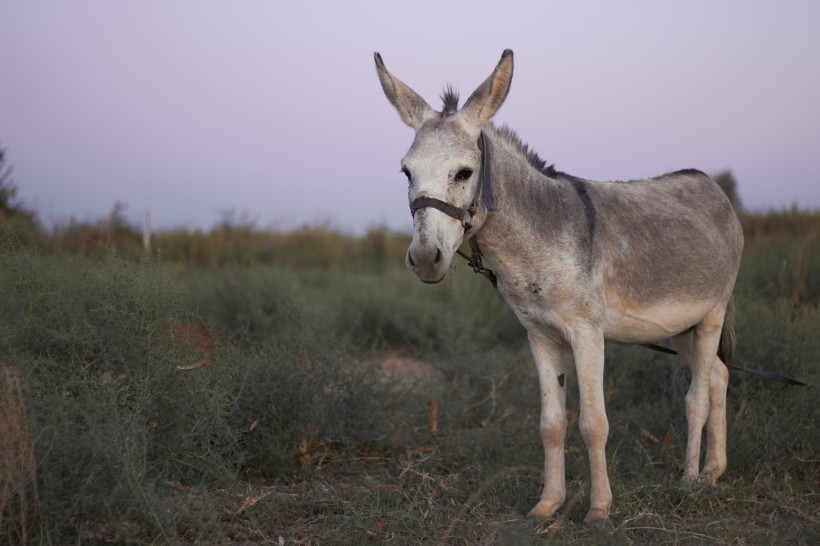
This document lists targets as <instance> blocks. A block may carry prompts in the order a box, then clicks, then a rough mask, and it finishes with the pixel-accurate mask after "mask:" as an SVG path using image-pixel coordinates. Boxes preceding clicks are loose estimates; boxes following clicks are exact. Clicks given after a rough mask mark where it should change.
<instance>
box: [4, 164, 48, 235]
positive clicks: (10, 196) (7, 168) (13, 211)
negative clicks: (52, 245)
mask: <svg viewBox="0 0 820 546" xmlns="http://www.w3.org/2000/svg"><path fill="white" fill-rule="evenodd" d="M13 171H14V169H12V167H11V165H9V164H8V163H7V162H6V150H4V149H3V148H0V238H2V237H5V236H6V235H7V234H13V236H14V239H16V240H19V241H20V242H23V243H34V242H35V241H36V240H37V239H38V238H39V236H40V234H41V230H40V226H39V224H38V223H37V215H36V214H35V213H34V212H33V211H30V210H28V209H26V208H25V207H24V206H23V204H22V203H20V202H19V201H17V186H16V185H15V184H14V178H13V176H12V175H13Z"/></svg>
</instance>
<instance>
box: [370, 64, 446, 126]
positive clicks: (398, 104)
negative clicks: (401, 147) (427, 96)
mask: <svg viewBox="0 0 820 546" xmlns="http://www.w3.org/2000/svg"><path fill="white" fill-rule="evenodd" d="M373 58H374V59H375V61H376V72H377V73H378V74H379V81H381V84H382V89H383V90H384V94H385V95H386V96H387V99H388V100H389V101H390V103H391V104H392V105H393V106H394V107H395V108H396V111H398V113H399V117H401V120H402V121H403V122H404V123H406V124H407V125H409V126H410V127H412V128H413V129H416V130H418V128H419V127H421V126H422V124H423V123H424V122H425V121H427V120H428V119H430V118H433V117H435V116H436V111H435V110H433V109H432V108H431V107H430V105H429V104H427V102H425V100H424V99H423V98H421V97H420V96H419V94H418V93H416V92H415V91H413V90H412V89H410V88H409V87H408V86H407V85H405V84H404V83H403V82H402V81H401V80H400V79H398V78H397V77H395V76H393V75H392V74H391V73H390V72H388V71H387V68H386V67H385V66H384V61H382V56H381V55H379V54H378V53H374V54H373Z"/></svg>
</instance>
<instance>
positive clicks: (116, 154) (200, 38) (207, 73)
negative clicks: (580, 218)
mask: <svg viewBox="0 0 820 546" xmlns="http://www.w3.org/2000/svg"><path fill="white" fill-rule="evenodd" d="M579 4H580V3H570V2H538V3H535V2H532V3H523V2H522V3H519V2H504V3H501V2H451V3H446V4H445V3H444V2H429V3H427V2H419V1H416V2H359V1H353V0H349V1H345V2H323V3H319V2H298V3H297V2H262V1H243V2H229V1H222V2H212V1H203V0H190V1H179V0H177V1H167V2H144V1H143V2H137V1H130V0H129V1H118V2H112V1H110V0H108V1H106V0H97V1H83V0H75V1H72V2H64V1H38V2H22V1H21V2H3V3H2V5H0V146H2V147H3V148H5V149H6V151H7V153H8V160H9V161H10V163H11V164H12V165H13V166H14V170H15V180H16V183H17V185H18V187H19V195H20V197H21V198H22V199H23V200H24V202H25V203H26V204H27V205H29V206H31V207H33V208H35V209H36V210H38V212H39V213H40V216H41V218H42V219H43V220H44V221H46V222H54V221H58V222H60V221H67V220H68V219H69V218H71V217H72V216H73V217H75V218H78V219H97V218H100V217H102V216H104V215H106V214H107V213H108V212H109V211H110V210H111V208H112V206H113V204H114V203H115V202H117V201H120V202H122V203H124V204H125V205H126V206H127V209H126V210H127V214H128V216H129V217H130V218H133V220H134V221H135V223H136V222H141V219H142V216H143V214H144V211H145V210H146V209H149V208H150V209H151V210H152V212H153V216H154V222H155V225H157V226H158V227H160V228H170V227H180V226H181V227H202V228H210V227H211V226H212V225H213V224H214V223H215V222H216V221H217V220H218V219H219V218H220V217H221V214H222V213H224V211H229V210H233V211H235V212H236V213H237V214H240V215H241V214H247V215H248V216H249V217H251V218H254V219H256V220H257V224H258V225H259V226H260V227H279V228H291V227H298V226H301V225H304V224H315V223H318V222H323V221H328V222H330V223H331V225H332V226H334V227H337V228H340V229H344V230H347V231H351V232H354V233H360V232H362V231H363V230H365V229H367V228H368V227H371V226H375V225H387V226H389V227H391V228H395V229H400V230H409V229H410V228H411V219H410V214H409V212H408V208H407V199H406V185H405V181H404V177H403V175H401V174H400V173H399V172H398V170H399V160H400V159H401V157H402V156H403V155H404V153H405V151H406V149H407V148H408V146H409V145H410V142H411V141H412V137H413V134H412V130H410V129H409V128H407V127H405V126H404V125H403V124H402V123H401V121H400V120H399V118H398V116H397V115H396V113H395V111H394V110H393V109H392V107H391V106H390V105H389V103H388V102H387V100H386V99H385V98H384V96H383V95H382V91H381V88H380V87H379V83H378V79H377V77H376V74H375V69H374V67H373V52H374V51H380V52H381V54H382V56H383V57H384V60H385V63H386V64H387V67H388V68H389V69H390V70H391V71H392V72H393V73H394V74H395V75H397V76H398V77H399V78H401V79H402V80H404V81H405V82H406V83H408V84H409V85H411V86H412V87H413V88H414V89H415V90H416V91H418V92H419V93H420V94H422V95H423V96H424V97H425V98H426V99H427V100H428V102H430V104H431V105H432V106H434V107H439V104H438V98H437V97H438V95H439V93H440V92H441V89H442V88H443V86H444V85H445V84H447V83H451V84H453V85H455V86H456V87H457V88H459V89H460V90H461V92H462V96H463V97H466V96H467V95H469V93H470V92H472V90H473V89H474V88H475V87H476V86H477V85H478V84H479V83H480V82H481V81H482V80H483V79H484V78H485V77H487V75H489V73H490V71H491V70H492V68H493V67H494V66H495V63H496V62H497V61H498V58H499V56H500V54H501V51H502V50H503V49H504V48H507V47H509V48H512V49H513V50H514V51H515V63H516V65H515V76H514V78H513V85H512V90H511V92H510V95H509V96H508V98H507V102H506V104H505V105H504V107H503V108H502V109H501V111H500V112H499V114H498V115H497V116H496V119H497V121H498V122H506V123H508V124H509V125H510V126H512V127H513V128H515V129H517V131H518V132H519V134H520V135H521V137H522V138H523V139H524V140H525V141H526V142H528V143H529V144H530V145H531V146H532V147H533V148H534V149H535V150H536V151H538V153H539V154H540V155H541V156H542V157H544V158H545V159H547V160H549V161H550V162H553V163H555V164H556V165H557V167H558V168H559V169H561V170H564V171H567V172H570V173H572V174H575V175H577V176H582V177H586V178H591V179H600V180H611V179H632V178H640V177H646V176H653V175H658V174H661V173H663V172H667V171H671V170H675V169H679V168H687V167H695V168H699V169H701V170H704V171H706V172H710V173H716V172H718V171H721V170H723V169H731V170H732V171H733V172H734V174H735V177H736V178H737V180H738V182H739V189H740V194H741V198H742V200H743V201H744V203H745V204H746V205H747V207H749V208H752V209H768V208H773V207H776V208H780V207H785V206H791V205H792V204H793V203H797V204H798V205H799V206H800V207H802V208H818V207H820V159H818V156H820V99H818V97H820V32H818V28H820V3H818V2H809V1H802V2H801V1H793V2H780V3H776V2H748V1H744V2H730V1H722V2H699V1H698V2H687V3H685V4H674V5H673V4H671V3H667V2H663V3H661V2H648V1H640V2H637V1H628V2H618V3H613V2H608V3H594V2H586V3H583V5H581V6H579ZM501 5H503V6H504V7H503V8H500V7H499V6H501Z"/></svg>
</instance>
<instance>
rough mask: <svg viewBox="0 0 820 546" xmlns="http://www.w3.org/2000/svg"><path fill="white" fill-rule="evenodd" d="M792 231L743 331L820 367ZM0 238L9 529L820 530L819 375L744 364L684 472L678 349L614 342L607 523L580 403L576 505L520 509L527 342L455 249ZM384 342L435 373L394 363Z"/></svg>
mask: <svg viewBox="0 0 820 546" xmlns="http://www.w3.org/2000/svg"><path fill="white" fill-rule="evenodd" d="M777 220H778V222H775V224H776V226H777V227H778V229H785V228H782V225H783V224H784V221H783V220H782V219H777ZM755 225H757V226H758V227H757V228H756V229H761V230H764V231H765V229H768V228H766V225H765V222H763V221H762V220H759V221H758V223H757V224H755ZM760 226H763V227H760ZM766 233H768V232H766ZM317 237H318V235H317ZM790 237H791V236H790ZM801 237H802V238H795V239H791V238H785V237H780V238H772V239H771V240H766V239H765V238H762V237H761V238H759V239H755V240H754V241H752V242H751V244H750V245H748V248H749V250H748V252H747V254H746V255H745V257H744V263H743V267H742V271H741V275H740V278H739V282H738V289H737V321H738V323H737V330H738V344H737V351H736V355H737V360H738V363H740V364H742V365H746V366H749V367H754V368H763V369H768V370H772V371H776V372H778V373H783V374H786V375H791V376H794V377H798V378H801V379H804V380H807V381H810V382H813V383H815V384H817V383H820V377H818V371H817V361H818V356H820V336H818V335H817V333H818V332H820V311H819V310H818V303H819V302H820V285H818V284H817V281H816V279H818V278H820V240H818V238H817V236H816V234H812V232H811V230H809V231H807V232H806V233H804V234H803V235H801ZM388 239H389V238H388ZM394 242H395V241H392V240H387V241H381V243H379V244H381V245H382V247H384V248H392V246H393V245H394ZM348 243H349V244H353V243H350V242H348ZM348 243H345V244H348ZM364 244H365V247H366V248H373V246H372V241H368V242H366V243H364ZM98 248H100V247H98ZM3 250H4V251H3V252H0V286H2V287H3V297H2V298H0V317H2V320H0V363H2V364H4V365H5V366H6V367H7V368H9V369H13V370H15V374H16V375H17V377H19V379H20V389H19V394H16V395H15V396H17V397H18V398H22V400H18V401H17V402H15V403H14V408H17V409H19V408H24V409H25V415H24V417H22V419H23V420H24V421H25V423H26V424H27V427H28V432H29V435H30V437H31V439H32V440H31V442H32V443H33V447H34V457H35V460H36V469H35V470H34V471H31V473H32V474H36V475H35V476H33V477H32V478H33V479H34V480H35V481H36V489H35V488H32V489H31V494H30V495H29V496H24V498H16V499H15V502H14V503H5V504H4V503H0V507H5V508H3V511H2V513H1V514H2V517H3V518H4V519H0V544H2V543H14V542H15V540H16V537H18V536H19V529H20V526H19V525H16V526H15V525H12V523H14V521H15V520H14V518H19V517H20V514H21V513H22V512H21V508H20V507H21V506H22V505H23V504H25V506H26V507H27V510H28V511H27V512H26V513H27V514H28V515H29V517H30V516H31V514H36V518H35V519H34V520H33V523H32V522H31V521H30V522H29V523H31V525H29V524H27V525H29V527H28V528H29V529H30V531H29V535H28V537H29V542H31V543H35V544H36V543H42V544H65V543H107V542H115V543H163V544H166V543H167V544H175V543H211V544H225V543H234V542H235V543H274V544H275V543H277V542H278V540H279V537H280V536H281V537H282V538H283V540H284V541H285V543H287V544H366V543H372V544H382V543H394V544H477V543H481V544H528V543H533V544H542V543H570V544H587V543H597V542H608V543H616V544H621V543H622V544H633V543H638V544H678V543H684V544H704V543H707V544H711V543H714V544H726V543H732V544H735V543H736V544H771V543H778V544H816V543H818V542H820V498H818V483H820V439H818V438H819V437H820V434H818V412H817V409H816V407H817V406H816V399H817V396H818V391H817V390H816V389H810V388H805V387H789V386H785V385H781V384H776V383H770V382H766V381H764V380H761V379H759V378H756V377H754V376H750V375H746V374H742V373H741V372H737V373H733V374H732V377H731V381H730V390H729V394H728V403H727V406H728V424H729V443H728V456H729V468H728V471H727V473H726V475H725V476H724V477H723V478H721V480H720V481H719V484H718V485H717V486H716V487H702V488H694V489H684V488H682V487H681V485H680V476H681V469H682V461H683V451H684V448H685V443H686V426H685V415H684V402H683V397H684V393H685V392H686V389H687V386H688V380H689V374H688V371H687V369H686V368H685V366H683V365H682V364H681V363H680V362H679V361H678V360H676V358H675V357H671V356H668V355H663V354H660V353H655V352H652V351H649V350H647V349H643V348H640V347H624V346H608V347H607V358H608V365H607V375H606V397H607V413H608V416H609V420H610V437H609V442H608V444H607V455H608V464H609V470H610V479H611V481H612V489H613V493H614V497H615V498H614V502H613V507H612V513H611V518H612V521H613V529H611V530H591V529H586V528H585V527H584V526H583V524H582V519H583V516H584V513H585V511H586V509H587V505H588V502H589V498H588V496H589V493H588V488H589V476H588V467H587V457H586V451H585V448H584V445H583V442H582V440H581V438H580V434H579V432H578V428H577V424H576V423H573V424H572V425H571V426H570V428H569V430H568V434H567V448H566V457H567V486H568V499H567V504H566V506H565V508H564V509H563V510H562V511H561V513H560V515H559V517H558V518H557V519H556V520H554V521H552V522H549V523H546V524H540V525H538V524H534V523H532V522H529V521H527V520H525V519H524V517H523V516H524V514H525V513H526V512H527V511H528V510H529V509H530V508H531V507H532V505H533V504H534V503H535V502H536V500H537V498H538V495H539V493H540V489H541V479H542V464H543V453H542V448H541V442H540V439H539V436H538V419H539V417H538V416H539V395H538V387H537V380H536V374H535V369H534V366H533V364H532V357H531V356H530V354H529V349H528V347H527V344H526V337H525V335H524V332H523V330H522V329H521V328H520V326H519V325H518V324H517V321H516V319H515V318H514V317H513V316H512V314H511V312H510V311H509V310H508V309H507V308H506V306H505V305H504V303H503V301H501V299H500V297H499V296H498V294H497V293H496V292H495V291H493V290H492V287H491V286H490V285H489V283H487V282H486V281H485V280H484V279H483V278H481V277H479V276H476V275H473V274H472V273H471V272H470V271H469V270H468V269H467V268H466V267H465V266H462V265H457V266H456V269H455V271H453V272H452V273H453V274H452V275H451V277H450V280H449V281H447V282H445V283H442V284H441V285H437V286H434V287H430V286H426V285H422V284H421V283H419V282H418V281H416V280H415V278H414V277H413V276H412V275H411V274H410V273H408V272H406V271H404V270H403V269H401V268H400V267H393V266H391V267H386V268H384V267H380V266H379V267H376V266H374V267H370V266H365V265H366V264H367V263H369V262H368V261H367V260H366V259H364V258H362V260H364V261H363V262H361V263H362V264H365V265H362V266H361V267H360V266H358V265H355V264H354V265H348V266H345V267H340V268H336V267H327V265H326V264H324V262H322V263H316V264H313V265H312V266H308V265H305V264H300V263H292V264H290V265H288V264H285V265H279V266H276V267H274V266H271V265H267V264H264V263H259V262H257V261H255V260H250V261H247V263H245V262H242V259H239V258H237V263H235V264H234V265H233V266H230V267H211V265H213V264H209V263H205V264H203V265H206V266H207V267H205V268H199V267H192V266H191V265H190V264H183V265H180V264H178V263H175V261H174V260H170V261H171V262H174V263H168V262H165V261H162V260H156V259H152V260H147V261H142V260H139V259H134V258H124V257H117V256H111V255H109V254H107V253H106V252H104V251H100V252H95V254H96V256H94V257H80V256H78V257H72V256H66V255H64V256H60V255H53V254H49V253H45V252H38V251H35V250H29V249H25V248H20V247H19V246H15V245H9V244H6V245H5V246H4V247H3ZM237 252H240V250H237ZM391 252H392V251H391ZM365 254H366V253H364V252H362V253H360V254H359V255H360V256H364V255H365ZM388 254H389V253H388ZM240 255H242V254H241V252H240V253H239V254H236V256H240ZM382 256H384V255H382ZM320 262H321V260H320ZM374 263H381V262H379V261H378V260H377V261H376V262H374ZM217 265H218V264H217ZM397 265H399V264H397ZM391 355H392V356H394V357H397V358H405V359H414V361H415V362H423V363H426V364H427V368H425V369H426V370H427V372H428V373H427V374H426V375H422V376H420V378H419V380H418V381H417V383H415V384H410V383H408V382H406V381H399V380H391V379H390V378H386V377H385V376H384V374H383V373H382V372H381V364H382V362H383V361H384V360H385V358H387V357H388V356H391ZM195 364H199V365H200V367H192V365H195ZM186 368H192V369H186ZM568 380H569V383H568V384H569V387H570V390H569V395H568V407H569V414H570V418H571V421H573V416H574V415H576V412H577V404H578V402H577V399H578V397H577V389H576V387H575V385H574V381H573V378H572V374H570V377H568ZM14 392H18V391H14ZM0 398H2V397H0ZM18 402H19V404H18ZM6 405H7V406H9V405H11V402H6ZM431 405H434V406H435V408H436V409H437V411H436V412H435V414H433V413H432V412H431ZM0 409H3V408H0ZM18 413H19V412H18ZM5 414H10V413H8V412H7V413H2V412H0V415H5ZM433 423H435V431H434V430H433V428H432V425H433ZM3 430H4V429H3ZM3 440H4V439H3V438H0V455H2V453H3V452H2V446H4V445H10V444H5V443H3ZM17 460H20V459H19V457H18V458H16V459H15V458H9V457H6V458H5V459H4V458H3V457H2V456H0V462H2V461H17ZM0 472H6V474H0V480H2V479H4V478H7V477H8V476H11V475H15V476H16V474H12V473H11V470H10V468H9V467H8V466H5V467H4V466H2V465H0ZM21 503H23V504H21ZM18 523H19V522H18ZM14 533H18V535H15V534H14Z"/></svg>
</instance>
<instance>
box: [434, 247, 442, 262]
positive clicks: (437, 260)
mask: <svg viewBox="0 0 820 546" xmlns="http://www.w3.org/2000/svg"><path fill="white" fill-rule="evenodd" d="M440 261H441V249H440V248H437V249H436V257H435V258H433V263H434V264H436V265H438V263H439V262H440Z"/></svg>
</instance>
